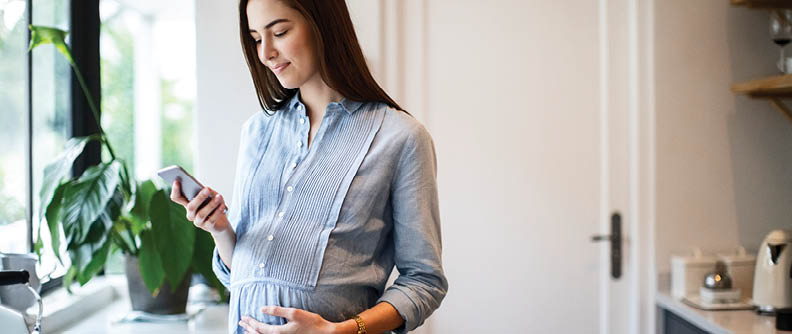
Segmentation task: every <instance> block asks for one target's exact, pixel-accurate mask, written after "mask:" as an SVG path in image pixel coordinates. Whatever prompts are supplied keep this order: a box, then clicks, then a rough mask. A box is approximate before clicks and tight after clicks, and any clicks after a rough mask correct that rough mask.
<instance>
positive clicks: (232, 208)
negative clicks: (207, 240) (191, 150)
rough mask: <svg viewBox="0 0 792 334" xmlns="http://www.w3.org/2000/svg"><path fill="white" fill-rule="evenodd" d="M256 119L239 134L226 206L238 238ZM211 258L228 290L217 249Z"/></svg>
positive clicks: (228, 275)
mask: <svg viewBox="0 0 792 334" xmlns="http://www.w3.org/2000/svg"><path fill="white" fill-rule="evenodd" d="M257 117H260V115H258V114H256V115H254V116H252V117H250V118H249V119H248V120H247V121H245V123H244V124H243V125H242V129H241V130H242V131H241V132H240V138H239V151H238V153H237V163H236V174H235V175H234V188H233V196H232V198H231V202H230V203H227V204H228V221H229V222H230V223H231V228H232V229H233V230H234V233H236V235H237V237H239V235H240V232H241V231H239V227H240V221H241V220H242V219H244V217H243V215H242V202H243V201H244V198H243V196H242V194H243V192H244V189H243V187H244V180H245V179H246V174H247V173H248V167H247V165H248V164H249V162H247V161H246V159H245V158H246V151H247V150H249V149H250V147H249V146H250V145H249V141H250V139H249V138H250V135H249V133H250V131H251V125H252V124H253V122H254V121H255V119H256V118H257ZM213 254H214V255H213V256H212V270H213V271H214V273H215V276H217V279H218V280H219V281H220V283H222V284H223V285H225V286H226V288H229V287H230V286H231V270H230V269H229V268H228V266H226V265H225V263H223V260H222V259H221V258H220V254H219V253H218V251H217V247H215V249H214V252H213Z"/></svg>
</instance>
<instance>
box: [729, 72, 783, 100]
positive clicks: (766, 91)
mask: <svg viewBox="0 0 792 334" xmlns="http://www.w3.org/2000/svg"><path fill="white" fill-rule="evenodd" d="M731 90H732V92H734V93H737V94H745V95H748V96H750V97H762V98H792V74H787V75H778V76H773V77H767V78H761V79H756V80H751V81H746V82H738V83H735V84H733V85H732V87H731Z"/></svg>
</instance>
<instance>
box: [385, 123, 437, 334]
mask: <svg viewBox="0 0 792 334" xmlns="http://www.w3.org/2000/svg"><path fill="white" fill-rule="evenodd" d="M399 161H400V162H399V166H398V167H397V170H396V173H395V175H394V179H393V186H392V188H391V189H392V192H391V204H392V208H393V242H394V262H395V264H396V268H397V269H398V270H399V277H398V278H397V279H396V280H395V282H394V283H393V285H392V286H390V287H388V288H387V289H386V290H385V292H384V293H383V295H382V296H381V297H380V298H379V300H378V302H387V303H389V304H391V305H392V306H393V307H394V308H395V309H396V310H397V311H398V313H399V315H401V317H402V318H403V319H404V324H403V325H402V326H401V327H400V328H397V329H396V330H395V332H396V333H406V332H408V331H412V330H414V329H415V328H417V327H418V326H420V325H422V324H423V323H424V321H425V320H426V319H427V318H428V317H429V316H430V315H431V314H432V312H434V310H436V309H437V308H438V307H439V306H440V303H441V302H442V300H443V298H444V297H445V295H446V293H447V291H448V281H447V279H446V277H445V274H444V273H443V267H442V240H441V232H440V215H439V205H438V196H437V158H436V155H435V150H434V143H433V141H432V138H431V136H430V135H429V133H428V132H427V131H426V129H425V128H424V127H423V126H421V125H420V124H419V125H418V126H417V127H416V128H415V129H413V131H411V134H410V136H409V137H408V138H407V141H406V143H405V144H404V146H403V148H402V153H401V157H400V160H399Z"/></svg>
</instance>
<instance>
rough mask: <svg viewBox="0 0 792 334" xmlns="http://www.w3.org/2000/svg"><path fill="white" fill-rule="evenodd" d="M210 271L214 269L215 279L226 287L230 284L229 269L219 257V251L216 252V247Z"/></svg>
mask: <svg viewBox="0 0 792 334" xmlns="http://www.w3.org/2000/svg"><path fill="white" fill-rule="evenodd" d="M212 271H214V273H215V276H217V279H218V280H219V281H220V283H222V284H223V285H224V286H225V287H226V288H230V285H231V269H229V268H228V266H226V265H225V263H224V262H223V259H221V258H220V253H218V252H217V247H215V249H214V254H213V255H212Z"/></svg>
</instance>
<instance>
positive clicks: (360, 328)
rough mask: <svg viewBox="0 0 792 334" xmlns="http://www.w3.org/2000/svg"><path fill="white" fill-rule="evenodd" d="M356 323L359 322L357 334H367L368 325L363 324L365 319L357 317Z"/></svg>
mask: <svg viewBox="0 0 792 334" xmlns="http://www.w3.org/2000/svg"><path fill="white" fill-rule="evenodd" d="M355 322H357V325H358V331H357V334H366V333H367V332H366V323H365V322H363V318H361V317H360V316H359V315H356V316H355Z"/></svg>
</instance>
